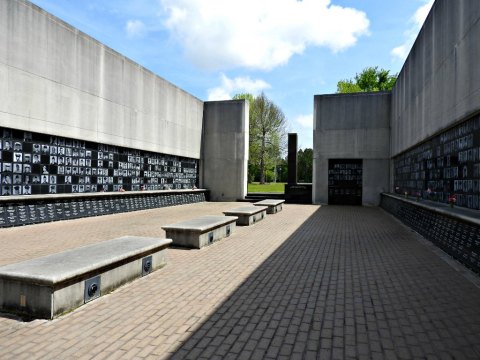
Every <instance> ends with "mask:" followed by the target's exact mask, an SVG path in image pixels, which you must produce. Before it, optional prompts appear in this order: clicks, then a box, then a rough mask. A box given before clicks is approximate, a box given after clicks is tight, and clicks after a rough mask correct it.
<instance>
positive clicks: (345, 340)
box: [0, 203, 480, 359]
mask: <svg viewBox="0 0 480 360" xmlns="http://www.w3.org/2000/svg"><path fill="white" fill-rule="evenodd" d="M237 206H238V204H235V203H202V204H192V205H183V206H176V207H172V208H163V209H156V210H146V211H139V212H134V213H127V214H117V215H109V216H104V217H96V218H85V219H78V220H71V221H64V222H56V223H48V224H39V225H31V226H26V227H21V228H9V229H0V265H3V264H8V263H13V262H17V261H21V260H25V259H29V258H32V257H37V256H41V255H47V254H50V253H54V252H59V251H62V250H65V249H69V248H73V247H77V246H81V245H85V244H88V243H93V242H98V241H104V240H108V239H111V238H114V237H118V236H122V235H139V236H156V237H164V232H163V231H162V230H161V229H160V226H161V225H163V224H168V223H172V222H175V221H179V220H183V219H188V218H192V217H195V216H197V215H203V214H221V211H223V210H228V209H231V208H233V207H237ZM169 255H170V262H169V264H168V265H167V266H166V267H165V268H164V269H161V270H159V271H157V272H154V273H152V274H150V275H149V276H146V277H144V278H141V279H139V280H136V281H134V282H132V283H130V284H127V285H125V286H123V287H121V288H119V289H117V290H115V291H114V292H112V293H111V294H108V295H105V296H103V297H101V298H100V299H97V300H95V301H92V302H90V303H88V304H86V305H84V306H82V307H80V308H78V309H76V310H75V311H73V312H71V313H69V314H66V315H64V316H62V317H60V318H58V319H55V320H53V321H45V320H35V321H32V322H20V321H17V320H15V319H11V318H9V317H7V316H3V317H2V316H0V358H1V359H23V358H25V359H35V358H42V359H74V358H78V359H93V358H94V359H102V358H108V359H114V358H122V359H124V358H126V359H128V358H136V359H143V358H151V359H160V358H174V359H183V358H190V359H200V358H203V359H215V358H218V359H229V358H232V359H233V358H238V359H249V358H255V359H263V358H271V359H282V358H285V359H287V358H290V359H303V358H304V359H314V358H319V359H363V358H365V359H371V358H373V359H376V358H378V359H396V358H398V359H437V358H438V359H454V358H455V359H467V358H471V359H478V358H480V289H479V288H478V287H476V286H475V285H474V284H473V283H472V282H470V281H469V280H467V279H466V278H465V277H464V276H463V275H462V273H461V272H459V271H456V270H454V269H453V268H452V267H451V266H450V265H448V264H447V263H446V262H445V261H444V260H442V259H441V258H440V257H439V256H438V255H437V254H435V253H434V252H433V251H432V249H431V247H429V246H426V245H425V244H424V242H423V241H420V238H419V236H418V235H417V234H415V233H413V232H412V231H410V230H409V229H407V228H406V227H404V226H403V225H401V224H400V223H399V222H397V221H396V220H394V219H393V218H392V217H391V216H390V215H388V214H386V213H385V212H383V210H381V209H379V208H362V207H335V206H327V207H322V208H320V207H318V206H314V205H303V206H302V205H285V206H284V210H283V211H282V212H280V213H278V214H276V215H269V216H268V217H267V218H266V219H265V220H263V221H261V222H259V223H257V224H256V225H254V226H250V227H237V230H236V232H235V233H234V234H233V235H232V236H230V237H229V238H227V239H225V240H222V241H221V242H219V243H216V244H214V245H213V246H210V247H208V248H204V249H202V250H181V249H170V250H169Z"/></svg>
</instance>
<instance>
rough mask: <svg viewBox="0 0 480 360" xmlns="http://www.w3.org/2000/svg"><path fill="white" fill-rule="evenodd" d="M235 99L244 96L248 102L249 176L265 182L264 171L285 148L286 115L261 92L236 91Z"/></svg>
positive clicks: (270, 166)
mask: <svg viewBox="0 0 480 360" xmlns="http://www.w3.org/2000/svg"><path fill="white" fill-rule="evenodd" d="M233 98H234V99H246V100H248V101H249V103H250V110H249V116H250V126H249V138H250V144H249V167H248V168H249V171H255V174H254V176H252V174H249V180H252V179H258V180H259V181H260V183H261V184H264V183H265V178H266V171H267V169H271V168H272V167H275V165H276V161H277V159H278V158H279V157H280V155H281V153H282V152H283V149H284V148H285V139H286V130H285V127H286V118H285V115H284V114H283V112H282V110H281V109H280V108H279V107H278V106H277V105H275V104H274V103H273V102H272V101H271V100H269V99H268V98H267V96H266V95H265V94H264V93H262V94H260V95H259V96H257V97H254V96H253V95H252V94H238V95H235V96H234V97H233Z"/></svg>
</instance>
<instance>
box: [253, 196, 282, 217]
mask: <svg viewBox="0 0 480 360" xmlns="http://www.w3.org/2000/svg"><path fill="white" fill-rule="evenodd" d="M284 202H285V200H275V199H267V200H262V201H259V202H256V203H254V204H253V205H255V206H268V209H267V214H276V213H277V212H279V211H282V205H283V203H284Z"/></svg>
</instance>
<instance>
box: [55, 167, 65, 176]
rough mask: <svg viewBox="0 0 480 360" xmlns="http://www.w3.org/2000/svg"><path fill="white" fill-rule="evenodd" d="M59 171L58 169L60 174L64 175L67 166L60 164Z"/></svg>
mask: <svg viewBox="0 0 480 360" xmlns="http://www.w3.org/2000/svg"><path fill="white" fill-rule="evenodd" d="M57 171H58V174H59V175H63V174H65V167H63V166H59V167H58V168H57Z"/></svg>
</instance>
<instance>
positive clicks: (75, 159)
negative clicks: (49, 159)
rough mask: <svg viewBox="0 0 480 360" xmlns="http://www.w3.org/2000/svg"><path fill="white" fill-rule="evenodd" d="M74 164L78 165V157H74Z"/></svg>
mask: <svg viewBox="0 0 480 360" xmlns="http://www.w3.org/2000/svg"><path fill="white" fill-rule="evenodd" d="M73 166H78V158H75V157H74V158H73Z"/></svg>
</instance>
